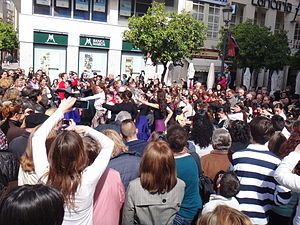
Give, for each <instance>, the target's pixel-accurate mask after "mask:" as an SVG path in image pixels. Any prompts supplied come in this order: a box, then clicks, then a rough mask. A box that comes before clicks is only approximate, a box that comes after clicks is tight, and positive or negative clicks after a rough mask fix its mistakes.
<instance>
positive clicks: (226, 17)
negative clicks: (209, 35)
mask: <svg viewBox="0 0 300 225" xmlns="http://www.w3.org/2000/svg"><path fill="white" fill-rule="evenodd" d="M231 17H232V8H231V6H230V5H226V6H225V7H224V8H223V21H224V23H225V26H224V34H223V54H222V64H221V74H222V75H223V74H224V61H225V55H226V41H227V33H228V23H229V22H230V21H231Z"/></svg>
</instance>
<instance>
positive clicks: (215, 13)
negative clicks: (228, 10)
mask: <svg viewBox="0 0 300 225" xmlns="http://www.w3.org/2000/svg"><path fill="white" fill-rule="evenodd" d="M219 21H220V6H219V5H214V4H209V12H208V23H207V28H208V29H207V38H208V39H218V33H219Z"/></svg>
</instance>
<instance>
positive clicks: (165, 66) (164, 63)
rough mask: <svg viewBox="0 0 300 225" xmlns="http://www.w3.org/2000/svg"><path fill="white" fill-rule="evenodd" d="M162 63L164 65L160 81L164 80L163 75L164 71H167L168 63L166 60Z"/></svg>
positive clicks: (164, 74)
mask: <svg viewBox="0 0 300 225" xmlns="http://www.w3.org/2000/svg"><path fill="white" fill-rule="evenodd" d="M162 64H163V66H164V71H163V73H162V74H161V81H160V82H161V83H163V82H164V80H165V76H166V72H167V69H168V68H167V64H168V62H163V63H162Z"/></svg>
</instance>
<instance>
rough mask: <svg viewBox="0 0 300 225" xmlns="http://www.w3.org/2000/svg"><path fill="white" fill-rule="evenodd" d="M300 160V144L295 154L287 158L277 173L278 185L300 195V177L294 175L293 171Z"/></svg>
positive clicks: (292, 153)
mask: <svg viewBox="0 0 300 225" xmlns="http://www.w3.org/2000/svg"><path fill="white" fill-rule="evenodd" d="M299 160H300V144H299V145H298V146H297V147H296V149H295V151H294V152H291V153H290V154H289V155H288V156H286V157H285V158H284V159H283V160H282V161H281V163H280V164H279V166H278V168H277V169H276V171H275V175H274V177H275V179H276V180H277V182H278V183H280V184H282V185H283V186H285V187H287V188H289V189H291V190H292V191H294V192H297V193H300V176H299V175H297V174H294V173H293V170H294V168H295V166H296V165H297V163H298V162H299Z"/></svg>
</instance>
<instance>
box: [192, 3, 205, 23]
mask: <svg viewBox="0 0 300 225" xmlns="http://www.w3.org/2000/svg"><path fill="white" fill-rule="evenodd" d="M193 17H194V18H195V19H196V20H202V21H203V19H204V3H203V2H199V1H194V3H193Z"/></svg>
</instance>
